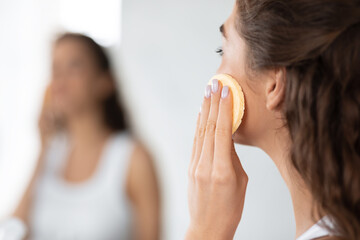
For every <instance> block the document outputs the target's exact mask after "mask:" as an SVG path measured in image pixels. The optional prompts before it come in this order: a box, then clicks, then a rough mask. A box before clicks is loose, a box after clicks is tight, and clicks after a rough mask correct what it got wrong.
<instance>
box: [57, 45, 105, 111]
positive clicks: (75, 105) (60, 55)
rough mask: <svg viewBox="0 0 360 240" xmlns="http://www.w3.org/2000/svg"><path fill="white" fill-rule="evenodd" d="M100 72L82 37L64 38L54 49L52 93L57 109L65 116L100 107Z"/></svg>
mask: <svg viewBox="0 0 360 240" xmlns="http://www.w3.org/2000/svg"><path fill="white" fill-rule="evenodd" d="M100 73H101V72H100V71H99V69H98V67H97V65H96V62H95V61H94V56H93V55H92V53H91V51H90V49H89V48H87V46H86V45H85V44H84V43H82V42H81V41H80V40H76V39H63V40H61V41H59V42H58V43H56V45H55V46H54V50H53V60H52V81H51V93H52V97H53V101H54V108H55V109H54V110H55V111H58V112H59V113H61V114H64V116H65V117H71V116H72V115H74V114H81V113H83V112H86V111H89V110H92V109H94V107H97V103H98V102H99V98H100V93H99V91H100V90H99V89H101V86H99V84H101V81H100V80H99V79H100V78H101V74H100Z"/></svg>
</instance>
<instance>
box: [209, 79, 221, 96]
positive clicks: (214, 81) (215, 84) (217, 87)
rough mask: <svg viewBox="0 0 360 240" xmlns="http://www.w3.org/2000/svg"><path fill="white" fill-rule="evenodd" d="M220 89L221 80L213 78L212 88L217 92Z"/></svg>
mask: <svg viewBox="0 0 360 240" xmlns="http://www.w3.org/2000/svg"><path fill="white" fill-rule="evenodd" d="M218 89H219V80H217V79H213V80H212V86H211V90H212V92H213V93H215V92H217V90H218Z"/></svg>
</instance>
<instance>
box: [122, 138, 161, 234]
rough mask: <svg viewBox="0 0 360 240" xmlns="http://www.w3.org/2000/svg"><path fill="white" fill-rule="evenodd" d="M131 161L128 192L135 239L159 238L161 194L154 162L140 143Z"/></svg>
mask: <svg viewBox="0 0 360 240" xmlns="http://www.w3.org/2000/svg"><path fill="white" fill-rule="evenodd" d="M130 161H131V162H130V167H129V172H128V179H127V192H128V195H129V197H130V199H131V201H132V204H133V207H134V217H135V222H134V231H135V233H134V234H135V239H136V240H158V239H159V238H160V196H159V195H160V194H159V187H158V182H157V177H156V173H155V168H154V166H153V162H152V160H151V157H150V155H149V154H148V153H147V151H146V150H145V148H144V147H143V146H142V145H140V144H136V146H135V148H134V152H133V154H132V156H131V160H130Z"/></svg>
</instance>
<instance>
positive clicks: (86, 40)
mask: <svg viewBox="0 0 360 240" xmlns="http://www.w3.org/2000/svg"><path fill="white" fill-rule="evenodd" d="M69 39H71V40H77V41H79V42H81V43H82V44H84V45H86V46H87V48H88V49H89V51H90V52H91V53H92V55H93V57H94V60H95V63H96V64H97V66H98V67H99V70H100V71H102V72H104V73H106V74H108V76H110V77H109V80H110V81H112V83H113V85H114V86H116V80H115V77H114V74H113V72H112V67H111V64H110V60H109V58H108V56H107V54H106V52H105V50H104V49H103V48H102V47H101V46H100V45H99V44H97V43H96V42H95V41H94V40H93V39H92V38H90V37H88V36H85V35H83V34H79V33H64V34H62V35H60V36H59V37H58V38H57V39H56V42H55V43H59V42H61V41H63V40H69ZM119 100H120V96H119V93H118V91H116V88H115V87H114V90H113V92H112V93H111V94H110V95H109V96H108V97H106V98H105V99H104V101H103V102H102V110H103V117H104V122H105V124H106V126H107V127H108V128H109V129H110V130H112V131H114V132H116V131H122V130H130V129H129V127H128V124H127V121H126V117H125V116H126V115H125V110H124V106H123V105H122V104H121V102H120V101H119Z"/></svg>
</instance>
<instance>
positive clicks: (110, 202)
mask: <svg viewBox="0 0 360 240" xmlns="http://www.w3.org/2000/svg"><path fill="white" fill-rule="evenodd" d="M115 85H116V84H115V80H114V77H113V74H112V72H111V67H110V63H109V59H108V57H107V56H106V54H105V52H104V50H103V49H102V48H101V47H100V46H99V45H98V44H97V43H96V42H94V41H93V40H92V39H91V38H89V37H87V36H84V35H80V34H73V33H66V34H64V35H62V36H60V37H59V38H58V39H57V40H56V42H55V45H54V49H53V60H52V81H51V84H50V87H49V89H48V93H47V94H46V97H45V101H44V106H43V110H42V114H41V117H40V121H39V125H40V132H41V138H42V151H41V155H40V157H39V163H38V166H37V168H36V172H35V174H34V177H33V179H32V181H31V183H30V185H29V187H28V189H27V191H26V193H25V195H24V197H23V199H22V201H21V202H20V204H19V206H18V208H17V209H16V212H15V214H14V216H15V217H17V218H20V219H21V220H23V221H24V222H25V223H26V224H27V226H28V228H29V234H28V235H29V237H30V239H36V240H43V239H44V240H45V239H46V240H49V239H54V240H55V239H61V240H67V239H69V240H70V239H86V240H91V239H93V240H100V239H106V240H112V239H134V238H135V239H140V240H147V239H148V240H155V239H159V226H160V220H159V219H160V214H159V211H160V207H159V205H160V204H159V190H158V185H157V180H156V175H155V171H154V167H153V165H152V161H151V159H150V156H149V154H148V153H147V151H146V150H145V149H144V147H143V146H142V145H141V144H140V143H139V142H138V141H136V140H135V139H134V138H133V136H132V135H131V133H130V131H129V128H128V125H127V124H126V121H125V119H126V118H125V114H124V111H123V109H122V107H121V105H120V104H119V102H118V97H117V92H116V86H115Z"/></svg>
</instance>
